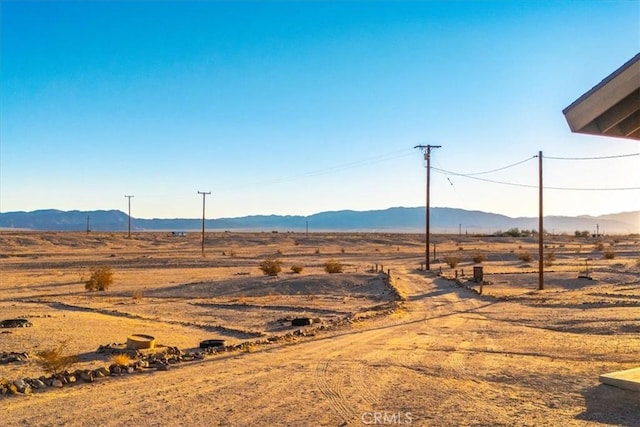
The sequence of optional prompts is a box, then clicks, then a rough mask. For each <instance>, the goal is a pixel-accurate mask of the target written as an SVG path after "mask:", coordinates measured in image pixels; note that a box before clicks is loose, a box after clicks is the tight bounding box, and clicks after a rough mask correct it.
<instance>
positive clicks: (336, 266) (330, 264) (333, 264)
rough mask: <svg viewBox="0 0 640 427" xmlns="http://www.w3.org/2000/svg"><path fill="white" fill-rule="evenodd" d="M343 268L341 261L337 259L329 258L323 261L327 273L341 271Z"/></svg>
mask: <svg viewBox="0 0 640 427" xmlns="http://www.w3.org/2000/svg"><path fill="white" fill-rule="evenodd" d="M343 268H344V266H343V265H342V263H340V262H338V261H334V260H330V261H327V262H325V263H324V271H326V272H327V273H329V274H333V273H342V269H343Z"/></svg>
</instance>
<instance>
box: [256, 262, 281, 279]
mask: <svg viewBox="0 0 640 427" xmlns="http://www.w3.org/2000/svg"><path fill="white" fill-rule="evenodd" d="M260 270H261V271H262V272H263V273H264V274H265V276H277V275H278V273H280V272H281V271H282V261H280V260H279V259H276V258H267V259H265V260H264V261H262V262H261V263H260Z"/></svg>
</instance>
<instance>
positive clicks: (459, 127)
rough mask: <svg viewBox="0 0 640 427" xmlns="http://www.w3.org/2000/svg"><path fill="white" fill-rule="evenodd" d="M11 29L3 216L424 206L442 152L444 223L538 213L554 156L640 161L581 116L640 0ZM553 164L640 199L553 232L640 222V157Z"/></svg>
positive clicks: (197, 15)
mask: <svg viewBox="0 0 640 427" xmlns="http://www.w3.org/2000/svg"><path fill="white" fill-rule="evenodd" d="M0 24H1V25H0V36H1V40H0V43H1V44H0V47H1V58H0V59H1V65H0V72H1V74H0V85H1V86H0V211H1V212H9V211H30V210H36V209H47V208H55V209H62V210H73V209H79V210H93V209H120V210H122V211H124V212H126V211H127V199H126V198H125V197H124V196H125V195H134V196H135V197H134V198H133V199H132V200H131V214H132V216H134V217H138V218H174V217H196V218H197V217H199V216H200V215H201V209H202V196H200V195H198V194H197V192H198V191H211V192H212V194H211V196H207V217H208V218H221V217H236V216H245V215H253V214H299V215H308V214H313V213H316V212H321V211H328V210H340V209H353V210H369V209H384V208H388V207H392V206H424V203H425V168H424V161H423V158H422V154H421V153H420V151H419V150H416V149H414V148H413V147H414V146H416V145H419V144H432V145H441V146H442V148H439V149H436V150H434V151H433V152H432V166H433V167H434V170H432V174H431V206H443V207H456V208H462V209H468V210H483V211H487V212H495V213H502V214H505V215H509V216H514V217H516V216H536V215H537V212H538V196H537V194H538V193H537V189H536V188H535V186H536V185H537V182H538V161H537V159H535V158H534V156H535V155H537V154H538V152H539V151H543V157H547V156H549V157H579V158H585V157H602V156H617V155H626V154H633V153H639V152H640V145H639V144H638V142H637V141H631V140H625V139H614V138H601V137H592V136H585V135H575V134H572V133H571V132H570V131H569V128H568V126H567V124H566V122H565V119H564V116H563V115H562V109H563V108H565V107H566V106H568V105H569V104H570V103H571V102H573V101H574V100H575V99H577V98H578V97H579V96H580V95H582V94H583V93H584V92H586V91H587V90H589V89H590V88H591V87H593V86H594V85H596V84H597V83H598V82H599V81H600V80H602V79H603V78H604V77H606V76H607V75H608V74H610V73H611V72H612V71H614V70H615V69H616V68H618V67H619V66H620V65H622V64H623V63H624V62H626V61H627V60H629V59H630V58H631V57H633V56H634V55H635V54H636V53H637V52H638V51H640V2H638V1H589V0H580V1H500V2H494V1H479V2H464V1H448V2H419V1H411V2H381V1H377V2H364V1H359V2H321V1H316V2H283V1H280V2H242V1H231V2H214V1H200V2H166V1H165V2H152V1H139V2H124V1H114V2H108V1H103V2H80V1H71V2H60V3H58V2H51V1H48V2H37V1H29V2H16V1H4V0H3V1H2V2H0ZM526 159H530V160H529V161H527V162H524V163H522V164H519V165H517V166H514V167H511V168H508V169H506V170H503V171H500V172H495V173H491V174H484V175H479V177H482V178H484V179H489V180H492V181H499V182H507V183H511V184H517V185H506V184H501V183H495V182H487V181H480V180H477V179H472V178H469V177H466V176H460V175H452V174H447V173H443V172H442V171H443V170H444V171H450V172H457V173H460V174H463V175H465V174H474V173H479V172H484V171H489V170H493V169H498V168H502V167H504V166H507V165H511V164H514V163H517V162H520V161H522V160H526ZM543 166H544V184H545V186H549V187H561V188H580V189H589V188H591V189H594V188H598V189H601V188H636V189H635V190H617V191H613V190H606V191H603V190H601V191H591V190H590V191H587V190H553V189H548V190H545V199H544V200H545V202H544V205H545V214H546V215H582V214H591V215H600V214H606V213H614V212H624V211H632V210H640V191H639V190H638V188H640V157H638V156H631V157H623V158H616V159H611V160H583V161H569V160H556V159H547V158H545V159H544V162H543ZM435 168H437V169H435ZM521 185H522V186H521ZM527 186H533V187H534V188H530V187H527Z"/></svg>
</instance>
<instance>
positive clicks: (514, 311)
mask: <svg viewBox="0 0 640 427" xmlns="http://www.w3.org/2000/svg"><path fill="white" fill-rule="evenodd" d="M639 240H640V239H638V238H637V237H635V238H630V237H627V238H625V237H620V238H615V239H614V238H606V239H604V240H603V242H602V243H603V247H600V248H598V247H596V245H595V244H594V242H593V241H592V239H576V238H573V237H572V236H553V237H550V238H549V239H548V241H547V242H546V243H545V246H546V249H545V252H546V253H549V252H553V254H554V257H553V258H554V259H553V260H552V261H551V262H550V265H548V266H547V268H546V273H545V286H544V290H537V287H538V281H537V280H538V275H537V271H536V270H537V261H535V258H536V254H537V242H536V241H535V240H534V239H504V238H491V237H471V236H437V237H435V238H434V239H433V242H435V243H436V250H437V253H436V255H435V257H436V258H437V261H433V262H432V263H431V269H432V270H431V271H430V272H425V271H421V270H420V263H421V262H422V261H423V258H424V241H423V239H422V238H421V236H418V235H406V234H398V235H394V234H373V233H372V234H311V235H309V236H305V235H303V234H289V233H277V234H276V233H216V234H214V233H211V234H209V235H207V239H206V245H205V255H204V256H203V255H202V253H201V248H200V236H199V235H197V234H190V235H188V236H187V237H186V238H180V237H172V236H170V233H140V234H135V235H134V236H133V238H132V239H127V238H126V234H117V233H116V234H91V235H88V236H87V235H86V234H82V233H28V232H2V233H0V250H1V252H0V290H1V291H2V294H1V295H2V297H0V320H1V319H8V318H15V317H19V316H25V317H27V318H28V319H29V320H30V321H31V322H32V323H33V327H30V328H11V329H2V330H1V331H2V332H3V333H2V334H0V352H23V351H24V352H29V353H30V354H31V355H35V353H37V352H38V351H39V350H42V349H46V348H51V347H53V346H56V345H58V344H59V343H60V342H62V341H66V342H67V351H68V352H69V354H75V355H79V356H80V358H81V362H80V363H79V364H78V367H95V366H104V365H105V364H108V363H109V357H108V356H105V355H102V354H98V353H96V349H97V348H98V346H100V345H104V344H109V343H123V342H124V341H126V337H127V336H128V335H130V334H134V333H144V334H148V335H153V336H154V337H156V339H157V340H158V342H159V343H161V344H164V345H169V346H177V347H179V348H181V349H184V350H189V349H196V348H197V347H198V344H199V342H200V341H201V340H203V339H209V338H221V339H225V340H227V341H228V342H230V343H241V342H251V341H252V340H255V339H260V338H264V337H272V336H281V335H284V334H287V333H290V332H291V331H293V330H296V329H298V328H294V327H292V326H291V325H290V322H289V321H288V320H290V319H291V318H293V317H299V316H305V317H312V318H319V319H321V320H322V322H323V324H324V325H327V326H328V327H327V329H326V330H323V331H319V332H317V333H316V334H315V336H312V337H299V338H297V339H295V340H290V341H287V342H277V343H274V344H265V345H258V346H254V347H251V350H250V351H236V352H228V353H223V354H219V355H213V356H209V357H207V358H206V359H204V360H202V361H197V362H189V363H183V364H179V365H173V366H172V367H171V369H170V370H169V371H166V372H159V371H154V370H148V371H144V372H143V373H139V374H132V375H127V376H123V377H111V378H106V379H101V380H99V381H96V382H95V383H91V384H88V383H86V384H85V383H77V384H75V385H72V386H66V387H64V388H62V389H51V388H50V389H46V390H45V391H35V392H34V393H33V394H32V395H30V396H0V408H2V413H3V415H4V416H3V425H21V426H43V425H108V426H116V425H117V426H120V425H170V424H172V425H175V424H178V425H221V426H254V425H257V426H263V425H264V426H272V425H281V426H293V425H295V426H307V425H308V426H316V425H322V426H324V425H327V426H341V425H419V426H457V425H492V426H493V425H505V426H512V425H517V426H521V425H522V426H524V425H529V426H539V425H612V424H613V425H628V426H634V425H640V393H637V392H631V391H626V390H621V389H618V388H615V387H611V386H607V385H602V384H600V383H599V382H598V375H600V374H602V373H606V372H611V371H616V370H622V369H628V368H632V367H637V366H640V360H639V357H638V350H640V316H639V315H638V312H639V311H638V306H639V305H640V243H639ZM606 251H611V252H613V253H614V257H613V259H605V257H604V253H605V252H606ZM523 252H530V253H531V254H533V256H534V257H533V258H534V260H533V261H529V262H525V261H522V260H521V258H522V257H521V256H519V255H520V254H522V253H523ZM478 254H482V255H483V257H484V258H485V260H484V261H483V262H482V263H481V264H474V262H473V261H472V258H473V257H474V256H477V255H478ZM269 256H277V257H278V258H279V259H281V260H282V261H283V272H282V273H281V274H280V276H279V277H277V278H268V277H266V276H264V275H262V273H261V272H260V270H259V269H258V264H259V263H260V261H262V260H263V259H265V258H266V257H269ZM453 257H456V258H458V261H459V264H458V265H457V267H456V268H455V269H453V268H450V267H449V266H448V265H447V264H446V263H445V262H444V260H445V259H451V258H453ZM330 259H335V260H338V261H340V262H341V263H343V264H344V265H345V272H344V273H342V274H331V275H330V274H327V273H325V272H324V271H323V267H322V265H323V263H324V262H325V261H327V260H330ZM103 265H108V266H110V267H111V268H112V269H113V271H114V279H115V281H114V284H113V286H112V287H111V289H109V290H108V291H105V292H95V293H89V292H86V291H85V290H84V281H86V280H87V278H88V276H89V271H90V268H91V267H96V266H103ZM292 265H300V266H303V267H304V270H303V271H302V273H301V274H293V273H291V272H290V270H289V268H290V266H292ZM474 266H476V267H477V266H482V267H483V272H484V279H485V284H484V285H483V287H482V295H479V294H478V292H479V290H480V289H479V286H478V284H476V283H473V282H468V281H467V277H468V276H470V275H471V274H472V273H473V267H474ZM380 269H382V270H384V272H387V271H389V272H390V273H391V282H392V285H393V286H394V287H395V289H396V290H397V291H399V293H400V294H401V295H402V296H403V297H404V301H402V302H401V303H400V306H399V307H400V308H398V309H396V310H395V311H393V312H392V313H391V314H388V313H390V310H388V309H389V308H390V307H395V305H394V301H395V299H396V295H395V294H394V292H393V291H392V289H390V288H389V286H388V285H387V280H386V279H385V277H384V274H381V273H379V272H376V271H375V270H380ZM456 274H457V276H458V280H457V281H456V280H449V279H448V278H451V279H453V278H455V277H456ZM578 276H588V277H590V279H589V278H584V277H583V278H578ZM347 318H348V319H351V320H352V321H351V322H347V323H344V322H340V320H341V319H347ZM358 318H360V320H358V321H353V320H354V319H358ZM332 325H337V326H332ZM74 368H75V367H74ZM42 374H43V372H42V370H41V368H40V366H39V365H38V364H37V363H36V360H35V357H32V359H31V360H29V361H28V362H26V363H20V364H15V363H13V364H7V365H0V378H8V379H11V380H13V379H17V378H23V377H26V376H31V377H36V376H40V375H42Z"/></svg>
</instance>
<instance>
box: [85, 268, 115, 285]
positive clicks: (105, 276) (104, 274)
mask: <svg viewBox="0 0 640 427" xmlns="http://www.w3.org/2000/svg"><path fill="white" fill-rule="evenodd" d="M112 283H113V272H112V271H111V268H110V267H98V268H94V269H91V276H89V280H87V281H86V282H85V285H84V287H85V289H86V290H88V291H106V290H107V289H109V287H110V286H111V284H112Z"/></svg>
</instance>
